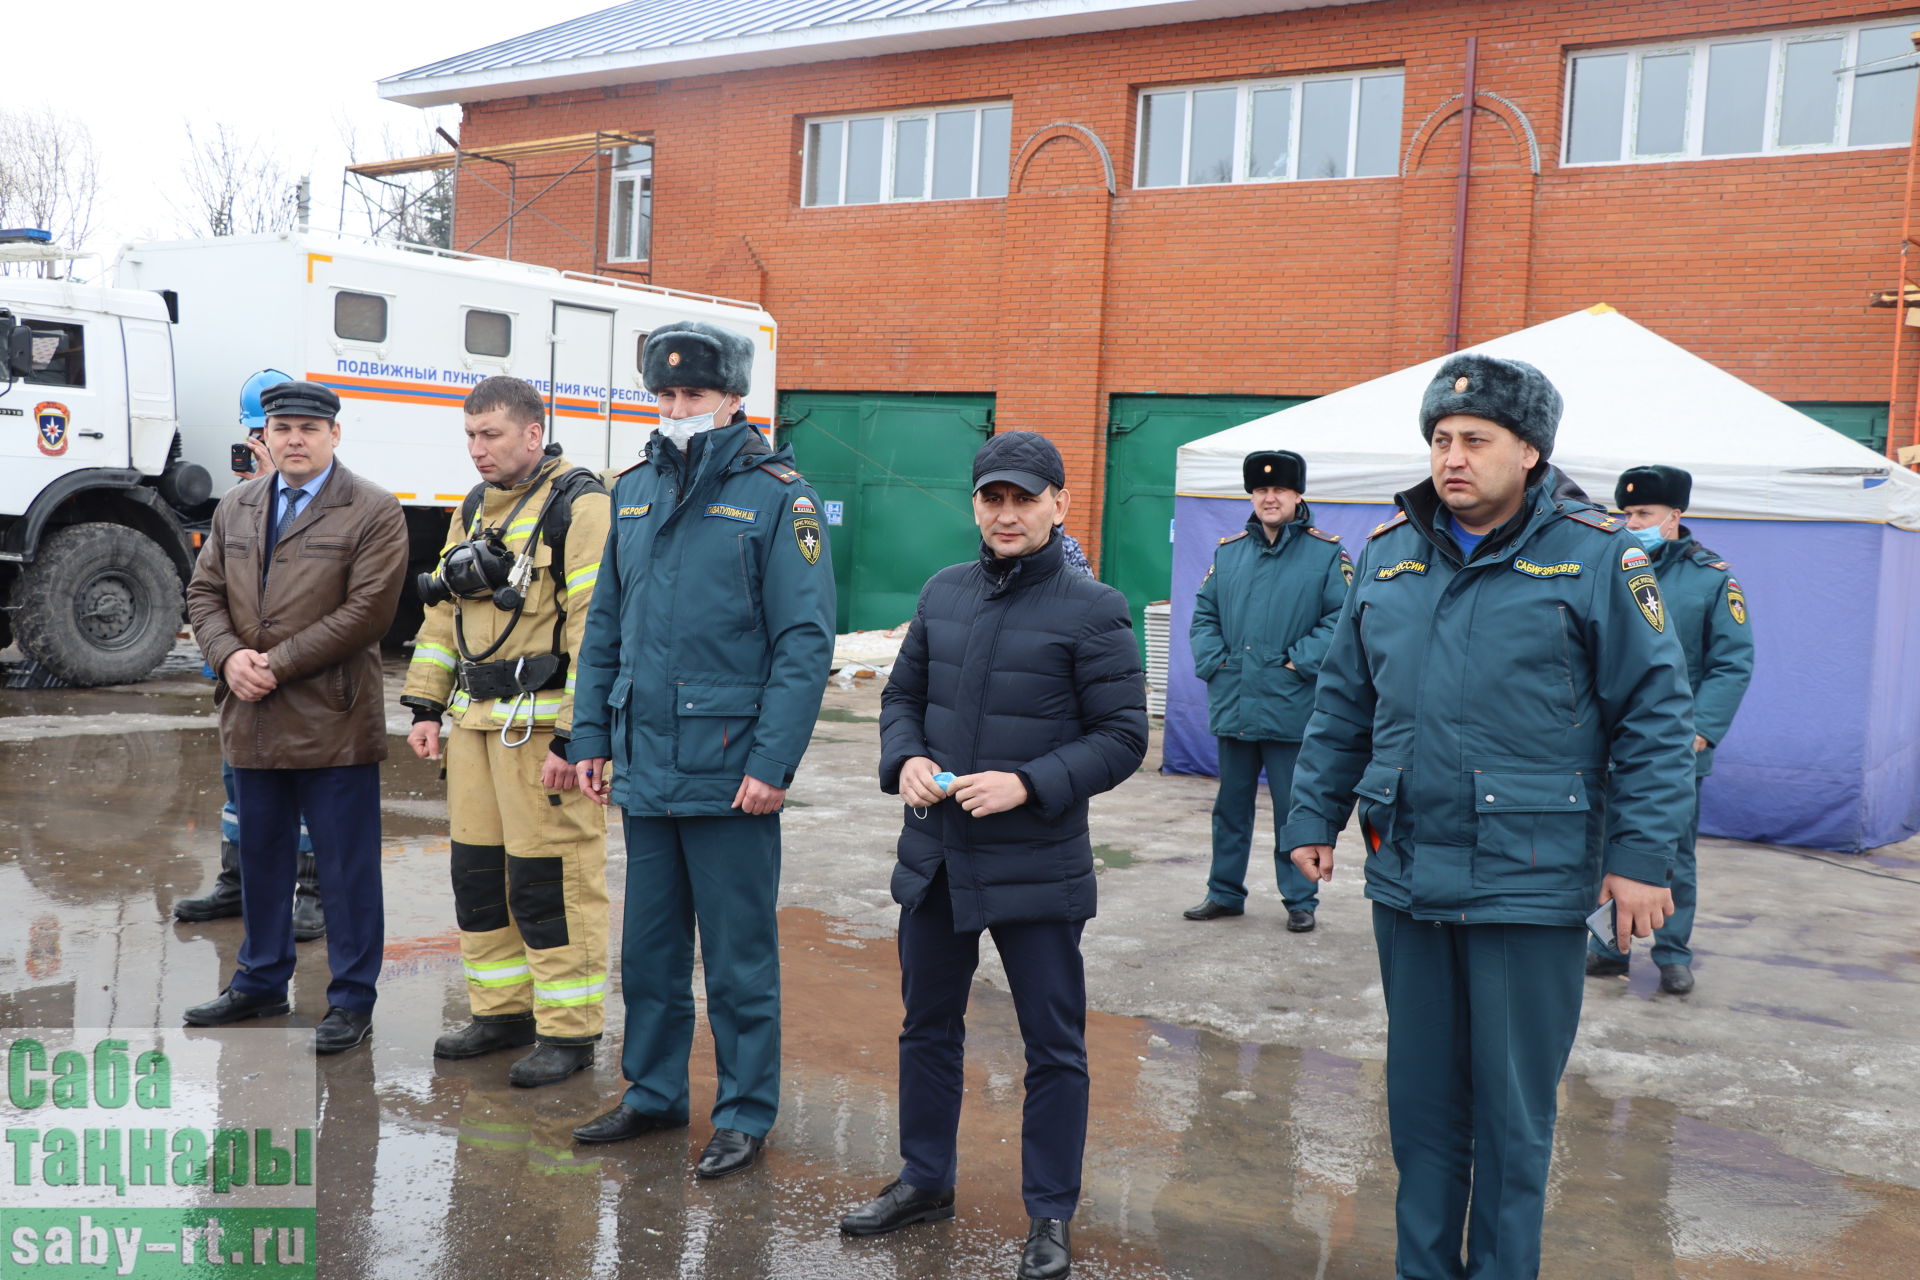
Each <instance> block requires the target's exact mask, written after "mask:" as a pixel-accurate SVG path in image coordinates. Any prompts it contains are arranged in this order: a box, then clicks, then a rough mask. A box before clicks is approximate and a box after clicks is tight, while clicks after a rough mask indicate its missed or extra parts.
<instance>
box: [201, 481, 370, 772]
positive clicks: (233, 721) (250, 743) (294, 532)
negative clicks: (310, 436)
mask: <svg viewBox="0 0 1920 1280" xmlns="http://www.w3.org/2000/svg"><path fill="white" fill-rule="evenodd" d="M274 488H275V480H274V476H272V475H266V476H262V477H260V478H259V479H256V480H249V481H247V482H246V483H244V484H241V485H237V486H235V488H234V489H233V491H232V492H230V493H228V494H227V496H226V497H224V498H222V499H221V500H220V506H219V507H218V508H217V509H216V510H215V511H214V513H213V530H212V533H211V534H210V535H209V536H208V538H207V542H206V545H205V546H203V547H202V548H201V549H200V561H199V563H198V564H197V565H196V566H195V568H194V573H193V581H192V582H191V583H190V584H188V586H187V617H188V620H189V621H190V622H191V623H192V624H193V635H194V639H195V640H197V641H198V642H199V645H200V651H201V652H202V653H203V654H205V655H206V659H207V664H208V665H209V666H211V667H212V668H213V670H214V672H215V673H216V674H221V673H223V672H224V671H225V669H226V662H227V659H228V658H230V657H232V656H233V655H234V654H235V653H237V652H239V651H240V650H242V649H257V650H259V651H260V652H261V653H264V654H266V655H267V662H268V667H269V669H270V670H271V671H272V672H273V676H274V679H275V680H276V681H278V687H277V688H275V689H274V691H273V692H272V693H269V694H268V695H267V696H266V697H264V698H262V699H261V700H260V701H258V702H245V701H242V700H241V699H240V698H238V697H235V696H234V694H233V691H232V690H231V689H229V688H228V687H227V682H226V680H225V678H224V676H222V678H221V680H220V682H219V684H218V685H216V686H215V688H214V694H213V697H214V705H215V706H217V707H218V708H219V709H220V749H221V753H222V754H223V755H224V756H225V757H226V759H227V762H228V763H229V764H231V765H233V766H234V767H235V768H238V769H324V768H331V767H334V766H337V765H349V764H370V763H372V762H374V761H378V760H384V759H386V756H387V729H386V724H387V719H386V709H385V706H384V705H383V704H384V701H385V699H384V697H383V694H382V690H381V683H380V638H381V636H383V635H385V634H386V630H387V628H388V627H389V626H390V625H392V622H393V614H394V609H395V607H396V606H397V605H398V604H399V602H400V591H401V588H402V586H403V584H404V582H405V579H406V569H407V527H406V518H405V517H404V516H403V515H402V514H401V511H400V503H399V502H398V501H397V500H396V499H395V498H394V496H393V495H392V494H390V493H388V492H387V491H386V490H384V489H381V488H379V487H378V486H376V485H374V484H371V483H370V482H368V481H366V480H362V479H361V478H360V477H358V476H356V475H354V474H353V472H351V471H349V470H347V468H346V467H345V466H343V465H341V463H340V462H339V461H338V460H336V461H335V462H334V464H333V474H331V475H330V476H328V477H327V483H326V485H325V486H324V487H323V488H322V489H321V490H320V494H319V496H318V497H317V498H315V499H313V500H312V501H311V502H310V503H309V504H308V505H307V506H306V508H305V509H303V510H302V511H301V512H300V514H299V516H298V517H296V518H295V520H294V522H293V524H292V525H291V526H290V527H289V528H288V530H287V532H286V534H285V535H284V536H283V537H281V539H280V540H279V543H278V544H277V545H276V546H275V547H274V550H273V563H272V567H271V572H269V573H268V575H267V578H266V581H265V582H264V583H263V582H262V581H261V578H260V553H261V550H262V548H263V547H264V545H265V535H266V522H267V521H268V520H269V519H270V518H272V517H273V516H274V515H275V514H277V513H276V511H275V510H274V508H275V506H276V503H275V500H274V499H275V493H274Z"/></svg>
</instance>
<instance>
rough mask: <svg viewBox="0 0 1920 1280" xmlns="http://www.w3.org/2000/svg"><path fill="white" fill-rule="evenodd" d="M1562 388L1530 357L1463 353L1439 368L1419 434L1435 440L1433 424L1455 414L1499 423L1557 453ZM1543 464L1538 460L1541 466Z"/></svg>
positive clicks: (1545, 454) (1544, 453) (1543, 452)
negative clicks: (1555, 385) (1552, 381)
mask: <svg viewBox="0 0 1920 1280" xmlns="http://www.w3.org/2000/svg"><path fill="white" fill-rule="evenodd" d="M1561 407H1562V401H1561V399H1560V392H1559V391H1558V390H1556V389H1555V387H1554V385H1553V384H1552V383H1551V382H1549V381H1547V375H1546V374H1544V373H1542V372H1540V371H1539V370H1538V369H1536V368H1534V367H1533V366H1532V365H1530V364H1528V363H1527V362H1526V361H1525V360H1503V359H1501V358H1500V357H1499V356H1489V355H1481V354H1479V353H1477V352H1471V351H1469V352H1464V353H1462V354H1460V355H1457V356H1454V357H1453V358H1452V359H1450V360H1448V361H1447V362H1446V363H1445V364H1443V365H1441V366H1440V371H1439V372H1438V373H1436V374H1435V375H1434V377H1433V381H1432V382H1430V383H1428V384H1427V394H1426V396H1425V398H1424V399H1422V400H1421V402H1420V434H1421V435H1422V436H1424V437H1426V439H1427V440H1428V441H1431V440H1432V439H1433V424H1434V423H1436V422H1438V421H1440V419H1442V418H1446V417H1451V416H1452V415H1453V414H1456V413H1460V414H1466V415H1468V416H1470V417H1475V418H1485V419H1486V420H1487V421H1489V422H1497V423H1499V424H1500V425H1501V426H1503V427H1505V428H1506V429H1507V430H1509V431H1511V432H1513V434H1515V435H1517V436H1519V437H1520V438H1521V439H1522V440H1524V441H1526V442H1527V443H1528V444H1530V445H1532V446H1533V447H1534V448H1536V449H1538V450H1539V451H1540V462H1541V463H1545V462H1546V460H1547V459H1548V458H1550V457H1552V456H1553V437H1554V435H1555V433H1557V432H1558V431H1559V430H1560V410H1561ZM1536 465H1538V464H1536Z"/></svg>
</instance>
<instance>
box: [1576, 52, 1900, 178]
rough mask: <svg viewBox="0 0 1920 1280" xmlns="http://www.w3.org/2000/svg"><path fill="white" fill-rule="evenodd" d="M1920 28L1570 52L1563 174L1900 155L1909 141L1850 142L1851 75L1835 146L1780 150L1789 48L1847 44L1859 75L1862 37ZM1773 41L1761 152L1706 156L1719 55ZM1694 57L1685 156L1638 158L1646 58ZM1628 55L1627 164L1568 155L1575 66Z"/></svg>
mask: <svg viewBox="0 0 1920 1280" xmlns="http://www.w3.org/2000/svg"><path fill="white" fill-rule="evenodd" d="M1915 25H1920V16H1915V17H1913V18H1910V19H1906V20H1904V21H1903V20H1902V19H1901V18H1899V17H1898V16H1889V17H1881V18H1875V19H1874V20H1873V21H1871V22H1859V23H1854V24H1852V25H1849V26H1844V27H1821V28H1819V29H1795V30H1792V31H1771V32H1769V31H1749V32H1746V33H1745V34H1739V35H1724V36H1714V37H1713V38H1712V39H1708V40H1689V41H1684V42H1680V43H1671V42H1669V43H1664V44H1643V45H1625V46H1615V47H1611V48H1603V49H1579V50H1576V51H1573V52H1570V53H1568V54H1567V55H1566V58H1565V60H1564V74H1563V76H1562V79H1563V81H1564V83H1563V84H1562V85H1561V89H1560V120H1561V130H1560V135H1561V136H1560V164H1561V167H1562V168H1569V169H1591V168H1604V167H1606V166H1608V165H1616V166H1617V165H1627V164H1668V163H1672V162H1675V161H1692V160H1741V159H1753V158H1755V157H1759V156H1793V155H1808V154H1828V153H1832V152H1838V151H1885V150H1888V149H1890V148H1893V147H1904V146H1906V145H1907V143H1906V142H1905V141H1898V142H1863V143H1851V142H1848V141H1847V140H1846V139H1847V136H1848V135H1849V134H1850V133H1851V132H1852V129H1853V86H1854V82H1855V79H1856V77H1855V76H1854V75H1853V74H1852V73H1851V72H1849V73H1848V74H1846V75H1843V76H1841V77H1840V78H1839V80H1840V85H1839V87H1840V92H1839V95H1838V103H1837V107H1836V110H1837V114H1836V116H1835V119H1834V139H1835V140H1834V141H1833V142H1802V143H1792V144H1786V145H1783V144H1781V143H1780V142H1779V141H1778V140H1777V139H1778V138H1779V136H1780V109H1781V102H1782V99H1783V98H1784V96H1785V89H1786V51H1787V46H1789V45H1794V44H1806V43H1811V42H1813V41H1818V40H1831V39H1834V38H1835V37H1841V38H1843V39H1845V41H1846V45H1845V47H1844V48H1843V49H1842V50H1841V54H1840V65H1841V66H1842V67H1857V66H1859V65H1860V57H1859V54H1860V34H1861V32H1863V31H1878V30H1880V29H1882V28H1886V27H1902V26H1907V27H1911V26H1915ZM1761 41H1767V42H1769V43H1770V44H1771V46H1772V47H1771V49H1770V50H1769V52H1768V55H1767V96H1766V106H1765V107H1764V112H1765V119H1764V121H1763V122H1762V128H1761V134H1760V150H1758V151H1720V152H1715V153H1713V154H1712V155H1707V154H1705V153H1703V152H1702V151H1701V149H1700V148H1701V147H1702V145H1704V143H1705V140H1706V123H1707V73H1708V69H1709V60H1710V58H1711V56H1712V50H1713V49H1714V48H1715V47H1716V46H1719V45H1729V44H1756V43H1759V42H1761ZM1676 53H1691V54H1692V55H1693V69H1692V73H1691V75H1690V77H1689V79H1688V81H1687V108H1686V117H1687V127H1686V146H1685V149H1684V150H1681V151H1674V152H1663V153H1661V154H1658V155H1639V154H1636V153H1635V152H1634V149H1633V145H1634V137H1635V134H1636V133H1637V132H1638V129H1639V112H1640V66H1641V63H1642V62H1643V61H1644V60H1645V59H1647V58H1656V57H1660V56H1662V55H1664V54H1676ZM1618 54H1625V55H1627V83H1626V101H1625V103H1624V104H1623V106H1622V110H1621V120H1620V153H1621V154H1620V158H1619V159H1617V160H1574V159H1572V158H1571V157H1570V154H1569V149H1570V148H1571V147H1572V145H1573V74H1574V72H1573V64H1574V63H1575V62H1576V61H1577V60H1579V59H1581V58H1601V57H1607V56H1610V55H1618Z"/></svg>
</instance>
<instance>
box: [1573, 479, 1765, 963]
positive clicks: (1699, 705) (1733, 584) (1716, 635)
mask: <svg viewBox="0 0 1920 1280" xmlns="http://www.w3.org/2000/svg"><path fill="white" fill-rule="evenodd" d="M1692 500H1693V477H1692V476H1691V475H1690V474H1688V473H1687V472H1685V471H1682V470H1681V469H1680V468H1678V467H1663V466H1647V467H1634V468H1632V469H1630V470H1628V471H1625V472H1623V473H1622V474H1621V476H1620V479H1619V480H1618V481H1617V482H1616V483H1615V484H1614V486H1613V504H1614V505H1615V506H1616V507H1619V508H1620V511H1621V514H1622V515H1624V516H1625V517H1626V521H1627V532H1628V533H1631V534H1632V535H1633V536H1634V537H1635V538H1637V539H1639V541H1640V545H1641V546H1642V547H1643V548H1644V549H1645V550H1646V553H1647V559H1649V560H1651V561H1652V562H1653V576H1654V577H1655V578H1656V579H1658V580H1659V583H1660V598H1661V600H1663V601H1664V602H1665V603H1666V609H1667V616H1668V618H1669V619H1670V620H1671V622H1672V630H1673V634H1674V635H1675V636H1676V637H1678V638H1679V640H1680V648H1681V650H1682V651H1683V652H1684V653H1685V654H1686V655H1687V683H1688V685H1689V686H1691V687H1692V689H1693V760H1694V769H1693V774H1694V805H1693V820H1692V821H1691V822H1689V823H1688V824H1687V828H1686V838H1685V839H1683V840H1682V841H1681V842H1680V848H1679V851H1678V855H1677V856H1676V858H1675V859H1674V866H1673V914H1672V915H1670V916H1668V917H1667V922H1666V923H1665V924H1663V925H1661V926H1660V928H1659V929H1658V930H1656V931H1655V933H1654V935H1653V963H1654V964H1655V965H1657V966H1659V969H1660V989H1661V990H1662V991H1665V992H1667V993H1668V994H1669V995H1676V996H1683V995H1686V994H1687V993H1688V992H1689V991H1692V990H1693V948H1692V947H1691V946H1689V945H1688V944H1689V942H1690V941H1691V940H1692V937H1693V912H1694V906H1695V904H1696V903H1697V902H1698V900H1699V892H1700V878H1699V871H1698V867H1697V865H1696V862H1695V855H1694V850H1695V846H1696V845H1697V844H1698V843H1699V839H1700V800H1699V797H1700V787H1701V785H1702V784H1703V783H1705V782H1706V780H1707V775H1708V774H1710V773H1712V772H1713V749H1714V748H1715V747H1716V746H1718V745H1720V740H1721V739H1722V738H1724V737H1726V735H1727V730H1728V729H1729V728H1730V727H1732V725H1733V717H1734V713H1735V712H1737V711H1739V710H1740V699H1742V698H1743V697H1745V696H1746V693H1747V684H1748V683H1749V682H1750V681H1751V680H1752V679H1753V631H1752V630H1751V629H1750V628H1749V627H1748V625H1747V597H1746V593H1745V592H1744V591H1742V590H1741V589H1740V583H1739V581H1738V580H1737V579H1736V578H1735V577H1734V576H1733V570H1732V569H1731V568H1729V567H1728V565H1727V562H1726V561H1725V560H1722V559H1721V558H1720V557H1719V556H1718V555H1717V554H1715V553H1714V552H1712V551H1709V550H1707V548H1705V547H1703V546H1701V545H1700V544H1699V543H1698V542H1695V541H1694V539H1693V531H1692V530H1691V529H1689V528H1687V526H1685V525H1683V524H1681V523H1680V517H1681V516H1683V515H1685V514H1686V510H1687V504H1688V503H1689V502H1691V501H1692ZM1628 959H1629V956H1628V953H1627V952H1624V951H1622V950H1620V949H1619V948H1618V947H1608V946H1605V945H1603V944H1602V943H1601V942H1600V940H1599V939H1598V938H1592V939H1589V940H1588V942H1587V973H1588V975H1589V976H1592V977H1596V978H1597V977H1607V976H1612V975H1625V973H1626V972H1627V961H1628Z"/></svg>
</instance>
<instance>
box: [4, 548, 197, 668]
mask: <svg viewBox="0 0 1920 1280" xmlns="http://www.w3.org/2000/svg"><path fill="white" fill-rule="evenodd" d="M181 599H182V597H181V590H180V575H179V574H177V573H175V572H174V569H173V562H172V561H171V560H169V559H168V558H167V553H166V552H165V551H163V550H161V548H160V547H159V546H158V545H157V544H156V543H155V542H154V541H153V540H152V539H151V538H148V537H147V536H146V535H144V534H141V533H139V532H136V531H135V530H132V529H128V528H125V527H123V526H121V525H117V524H76V525H69V526H68V527H67V528H64V529H61V530H59V531H58V532H56V533H54V534H52V535H51V536H49V537H48V538H47V540H46V541H45V542H43V543H41V544H40V553H39V555H38V556H37V557H36V558H35V559H34V562H33V563H32V564H30V565H28V566H27V567H26V569H25V570H24V571H23V572H22V573H21V575H20V580H19V581H18V582H17V583H15V584H14V588H13V605H14V613H13V629H14V632H15V633H16V636H17V637H18V639H19V641H20V648H21V650H22V651H24V652H25V653H26V655H27V656H28V657H30V658H33V659H35V660H37V661H38V662H39V663H40V665H41V666H43V667H45V668H46V669H47V670H49V671H51V672H53V673H54V674H55V675H57V676H59V677H60V678H61V679H63V680H66V681H68V682H70V683H72V684H77V685H100V684H130V683H132V682H133V681H136V680H143V679H145V678H146V677H147V675H148V674H149V673H150V672H152V670H153V669H154V668H155V667H157V666H159V665H160V660H161V659H162V658H165V657H166V656H167V652H168V651H169V650H170V649H172V648H173V637H174V633H175V632H176V631H178V630H179V627H180V614H181Z"/></svg>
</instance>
